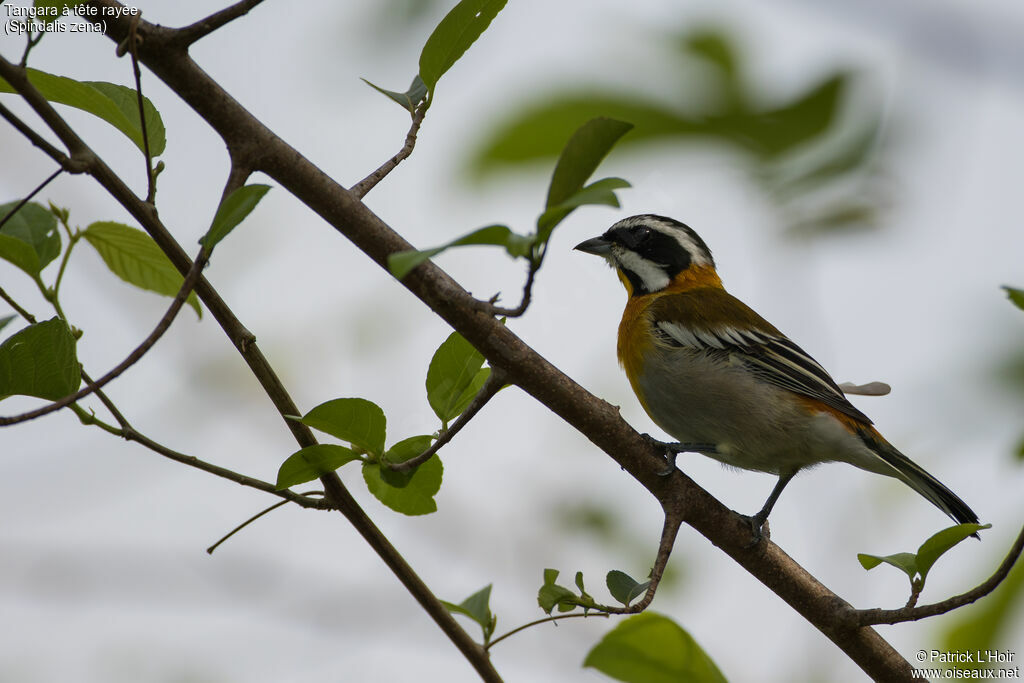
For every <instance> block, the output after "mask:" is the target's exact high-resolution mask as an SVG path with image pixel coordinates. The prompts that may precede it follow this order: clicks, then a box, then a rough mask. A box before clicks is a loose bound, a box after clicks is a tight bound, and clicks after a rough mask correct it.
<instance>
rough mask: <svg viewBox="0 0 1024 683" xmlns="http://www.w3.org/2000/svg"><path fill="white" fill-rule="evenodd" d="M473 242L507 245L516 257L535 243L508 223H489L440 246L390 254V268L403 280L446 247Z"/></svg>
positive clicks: (523, 254) (527, 250)
mask: <svg viewBox="0 0 1024 683" xmlns="http://www.w3.org/2000/svg"><path fill="white" fill-rule="evenodd" d="M471 244H476V245H479V244H492V245H496V246H502V247H505V251H507V252H508V254H509V256H512V257H513V258H515V257H518V256H526V255H527V254H529V253H530V249H531V247H532V245H533V238H532V237H528V236H525V235H519V234H516V233H514V232H512V230H511V229H510V228H509V227H508V226H506V225H487V226H484V227H482V228H478V229H476V230H474V231H473V232H471V233H468V234H466V235H463V236H462V237H459V238H458V239H454V240H452V241H451V242H448V243H447V244H442V245H441V246H439V247H433V248H431V249H424V250H422V251H417V250H414V249H410V250H409V251H399V252H396V253H394V254H390V255H389V256H388V268H389V269H390V270H391V274H392V275H394V276H395V277H396V278H398V279H399V280H401V279H402V278H403V277H405V276H406V275H408V274H409V272H410V271H411V270H412V269H413V268H415V267H416V266H418V265H420V264H421V263H423V262H424V261H426V260H428V259H431V258H433V257H435V256H437V255H438V254H440V253H441V252H443V251H445V250H446V249H450V248H452V247H462V246H467V245H471Z"/></svg>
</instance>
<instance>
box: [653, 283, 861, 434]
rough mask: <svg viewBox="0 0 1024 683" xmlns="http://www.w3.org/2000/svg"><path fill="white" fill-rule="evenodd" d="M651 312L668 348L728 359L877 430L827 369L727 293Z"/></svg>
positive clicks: (667, 300)
mask: <svg viewBox="0 0 1024 683" xmlns="http://www.w3.org/2000/svg"><path fill="white" fill-rule="evenodd" d="M648 311H649V312H650V315H651V324H652V326H653V329H654V331H655V334H656V335H657V337H658V338H659V339H660V341H661V342H662V343H666V344H669V345H671V346H676V347H680V348H687V349H691V350H698V351H705V352H707V353H710V354H715V353H724V354H728V356H729V357H730V358H731V359H733V360H734V361H738V362H740V363H742V364H743V366H744V367H746V368H747V370H749V371H750V373H751V374H753V375H754V376H755V377H756V378H758V379H760V380H761V381H763V382H767V383H768V384H772V385H774V386H777V387H779V388H781V389H786V390H788V391H792V392H793V393H795V394H800V395H801V396H807V397H809V398H812V399H815V400H818V401H821V402H822V403H824V404H825V405H827V406H829V407H831V408H834V409H835V410H838V411H839V412H841V413H843V414H845V415H849V416H850V417H852V418H854V419H855V420H859V421H860V422H863V423H865V424H871V420H870V419H869V418H868V416H867V415H865V414H864V413H862V412H861V411H859V410H857V408H855V407H854V406H853V404H851V403H850V402H849V401H848V400H846V397H845V395H844V394H843V392H842V390H841V389H840V388H839V387H838V386H837V385H836V383H835V381H834V380H833V379H832V378H831V377H830V376H829V374H828V372H826V371H825V368H823V367H821V365H820V364H819V363H818V362H817V361H816V360H814V359H813V358H812V357H811V356H810V355H809V354H808V353H807V352H806V351H804V350H803V349H801V348H800V347H799V346H797V345H796V344H794V343H793V342H792V341H790V340H789V339H788V338H787V337H786V336H785V335H784V334H782V333H781V332H779V331H778V330H777V329H776V328H775V327H774V326H772V324H771V323H769V322H768V321H766V320H765V319H764V318H762V317H761V316H759V315H758V314H757V313H756V312H754V311H753V310H752V309H751V308H750V307H749V306H747V305H746V304H744V303H743V302H742V301H740V300H739V299H737V298H736V297H734V296H732V295H731V294H729V293H728V292H726V291H725V290H723V289H717V288H706V289H700V290H691V291H687V292H674V293H670V294H665V295H663V296H662V297H660V298H659V299H658V300H657V301H656V302H655V303H654V304H652V305H651V306H650V308H649V309H648Z"/></svg>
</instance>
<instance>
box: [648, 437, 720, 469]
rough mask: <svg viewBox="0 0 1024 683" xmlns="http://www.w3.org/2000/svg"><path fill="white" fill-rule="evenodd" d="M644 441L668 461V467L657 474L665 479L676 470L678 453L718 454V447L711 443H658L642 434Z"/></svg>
mask: <svg viewBox="0 0 1024 683" xmlns="http://www.w3.org/2000/svg"><path fill="white" fill-rule="evenodd" d="M641 436H643V437H644V440H645V441H647V443H649V444H651V445H652V446H654V447H655V448H659V449H661V451H662V452H663V453H664V454H665V460H667V461H668V467H667V468H666V469H665V471H664V472H658V474H659V475H661V476H663V477H667V476H668V475H670V474H672V473H673V472H674V471H675V469H676V456H678V455H679V454H680V453H702V454H704V455H712V454H714V453H717V452H718V447H717V446H715V444H713V443H689V442H687V443H683V442H680V441H668V442H665V441H658V440H657V439H655V438H654V437H653V436H651V435H650V434H642V435H641Z"/></svg>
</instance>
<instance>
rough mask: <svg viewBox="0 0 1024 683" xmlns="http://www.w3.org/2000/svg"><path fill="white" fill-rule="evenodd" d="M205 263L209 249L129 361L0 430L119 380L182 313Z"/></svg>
mask: <svg viewBox="0 0 1024 683" xmlns="http://www.w3.org/2000/svg"><path fill="white" fill-rule="evenodd" d="M205 262H206V250H205V248H204V249H202V250H201V251H200V253H199V256H197V257H196V260H195V262H194V264H193V266H192V270H191V271H190V272H189V273H188V276H187V277H186V278H185V279H184V281H183V282H182V283H181V288H180V289H179V290H178V294H177V295H176V296H175V297H174V301H172V302H171V305H170V306H169V307H168V308H167V312H166V313H164V315H163V317H162V318H160V321H159V322H158V323H157V324H156V327H155V328H153V331H152V332H150V333H149V336H147V337H146V338H145V339H144V340H143V341H142V343H141V344H139V345H138V346H137V347H135V350H133V351H132V352H131V353H130V354H128V357H127V358H125V359H124V360H123V361H121V362H120V363H118V365H117V366H116V367H114V368H113V369H112V370H111V371H110V372H108V373H107V374H105V375H103V376H102V377H100V378H99V379H98V380H96V382H95V383H92V384H90V385H87V386H86V387H85V388H84V389H79V390H78V391H76V392H75V393H73V394H69V395H68V396H65V397H64V398H62V399H60V400H58V401H54V402H53V403H50V404H48V405H45V406H43V407H41V408H36V409H35V410H30V411H28V412H25V413H21V414H20V415H11V416H8V417H0V427H6V426H8V425H12V424H18V423H19V422H27V421H28V420H34V419H35V418H37V417H42V416H43V415H48V414H49V413H52V412H54V411H57V410H60V409H61V408H65V407H67V406H68V405H70V404H72V403H74V402H76V401H79V400H81V399H82V398H85V397H86V396H88V395H89V394H91V393H93V392H94V391H95V390H96V389H98V388H100V387H102V386H104V385H105V384H107V383H108V382H110V381H111V380H113V379H115V378H117V377H118V376H120V375H121V374H122V373H123V372H124V371H125V370H127V369H128V368H130V367H131V366H133V365H134V364H135V363H137V362H138V361H139V359H141V358H142V357H143V356H144V355H146V352H147V351H149V350H150V349H151V348H153V345H154V344H156V342H157V341H158V340H159V339H160V337H162V336H163V334H164V332H166V331H167V329H168V328H169V327H170V326H171V323H172V322H174V318H175V317H176V316H177V315H178V311H180V310H181V307H182V306H183V305H184V304H185V300H186V299H187V298H188V295H189V294H190V293H191V292H192V289H193V288H194V287H195V284H196V280H197V279H198V278H199V274H200V273H202V270H203V264H205Z"/></svg>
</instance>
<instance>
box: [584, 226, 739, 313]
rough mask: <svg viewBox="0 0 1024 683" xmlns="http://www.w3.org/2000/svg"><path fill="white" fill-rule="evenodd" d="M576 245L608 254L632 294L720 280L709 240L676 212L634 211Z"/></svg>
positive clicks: (708, 283)
mask: <svg viewBox="0 0 1024 683" xmlns="http://www.w3.org/2000/svg"><path fill="white" fill-rule="evenodd" d="M575 248H576V249H577V250H578V251H582V252H584V253H586V254H594V255H595V256H601V257H603V258H604V259H606V260H607V261H608V263H609V264H611V266H612V267H613V268H615V270H616V271H617V272H618V274H619V279H620V280H622V283H623V284H624V285H625V286H626V290H627V291H628V292H629V295H630V296H643V295H644V294H651V293H653V292H659V291H661V290H663V289H667V288H669V287H670V286H672V285H677V286H680V287H682V288H689V287H693V286H699V285H711V286H719V287H720V286H721V282H720V281H719V279H718V276H717V275H716V274H715V260H714V259H713V258H712V257H711V250H710V249H708V245H706V244H705V243H704V240H702V239H701V238H700V235H698V234H697V233H696V232H694V231H693V229H692V228H690V227H689V226H688V225H684V224H683V223H680V222H679V221H677V220H674V219H672V218H666V217H664V216H655V215H652V214H642V215H639V216H630V217H629V218H624V219H622V220H621V221H619V222H618V223H616V224H615V225H613V226H612V227H610V228H608V230H607V231H606V232H605V233H604V234H603V235H601V236H600V237H594V238H592V239H589V240H586V241H585V242H580V243H579V244H577V245H576V247H575Z"/></svg>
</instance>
